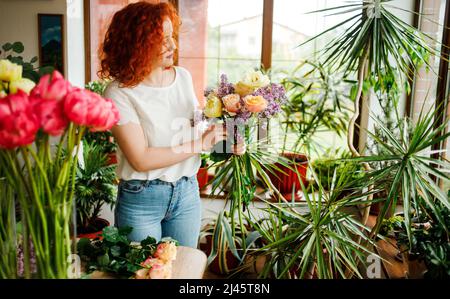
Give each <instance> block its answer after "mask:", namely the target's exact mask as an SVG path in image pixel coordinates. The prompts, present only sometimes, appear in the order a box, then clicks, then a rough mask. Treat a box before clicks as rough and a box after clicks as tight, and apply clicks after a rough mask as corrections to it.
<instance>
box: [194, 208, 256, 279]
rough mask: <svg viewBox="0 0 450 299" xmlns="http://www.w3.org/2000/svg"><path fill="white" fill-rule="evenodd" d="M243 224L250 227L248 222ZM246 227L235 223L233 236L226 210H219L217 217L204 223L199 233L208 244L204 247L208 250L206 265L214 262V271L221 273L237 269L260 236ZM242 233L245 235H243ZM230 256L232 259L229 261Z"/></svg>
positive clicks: (229, 272)
mask: <svg viewBox="0 0 450 299" xmlns="http://www.w3.org/2000/svg"><path fill="white" fill-rule="evenodd" d="M244 225H245V226H246V227H247V229H248V228H250V224H249V222H247V223H246V224H244ZM247 229H245V228H243V227H241V226H240V225H237V227H236V228H235V235H234V236H233V232H232V230H231V219H230V216H229V214H228V213H227V212H226V211H220V212H219V213H218V215H217V218H216V219H214V220H213V221H211V222H209V223H208V224H206V226H205V227H204V228H203V229H202V232H201V234H200V238H206V240H207V245H208V246H210V247H209V248H206V251H207V252H209V256H208V265H211V264H212V263H213V262H214V263H216V266H217V270H216V271H218V272H219V273H221V274H231V273H232V272H234V271H239V266H240V265H242V263H243V262H244V260H245V257H246V256H247V254H248V252H249V249H251V248H253V246H254V245H255V242H256V241H257V239H258V238H259V237H260V235H259V233H258V232H256V231H251V232H249V231H248V230H247ZM243 234H247V236H245V237H244V235H243ZM243 242H245V243H246V244H243ZM244 248H245V249H244ZM230 258H231V259H233V260H234V261H230Z"/></svg>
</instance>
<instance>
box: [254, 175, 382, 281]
mask: <svg viewBox="0 0 450 299" xmlns="http://www.w3.org/2000/svg"><path fill="white" fill-rule="evenodd" d="M311 172H312V173H313V174H314V171H313V170H311ZM315 179H316V181H317V182H318V185H317V189H315V188H314V186H312V187H311V188H312V189H313V190H312V192H311V193H308V192H307V190H306V187H305V186H304V185H302V191H303V193H304V196H305V201H306V204H307V206H308V210H307V211H301V210H300V209H298V204H296V203H289V204H285V203H270V202H267V204H268V205H269V207H268V208H266V209H265V211H266V213H267V215H268V216H267V217H266V219H265V221H264V222H263V223H261V224H257V225H254V228H255V230H257V231H258V232H259V233H260V234H261V236H262V238H263V239H264V240H266V245H265V246H263V247H262V248H260V249H259V250H258V251H260V253H261V254H263V255H265V256H267V262H266V264H265V266H264V269H263V271H262V272H261V274H260V278H282V279H293V278H294V279H302V278H319V279H331V278H362V277H363V274H362V273H361V272H360V270H359V267H358V266H359V264H364V263H365V261H366V256H367V255H369V254H373V255H375V256H378V255H377V254H375V253H374V252H373V249H372V246H375V243H374V241H373V240H371V239H370V238H368V236H367V234H366V232H368V230H367V229H366V228H364V226H363V225H362V224H361V223H359V222H358V221H357V220H356V219H355V218H354V217H353V216H352V215H351V214H349V213H348V212H347V211H345V208H349V207H352V206H353V207H355V205H356V204H357V202H359V200H360V199H361V198H362V197H363V196H366V195H365V194H360V193H359V194H358V192H355V193H352V194H351V195H346V196H341V195H342V189H340V188H336V189H335V188H331V190H329V191H327V190H325V189H324V188H323V186H322V184H321V183H320V181H319V180H318V179H317V177H316V178H315ZM332 180H333V181H335V182H336V181H337V178H336V175H334V176H333V179H332ZM333 186H334V185H333ZM347 187H348V186H347ZM354 189H355V191H358V190H359V185H356V186H354ZM355 194H356V195H355ZM254 224H255V223H254ZM355 238H356V239H358V238H360V241H355ZM361 241H362V242H361Z"/></svg>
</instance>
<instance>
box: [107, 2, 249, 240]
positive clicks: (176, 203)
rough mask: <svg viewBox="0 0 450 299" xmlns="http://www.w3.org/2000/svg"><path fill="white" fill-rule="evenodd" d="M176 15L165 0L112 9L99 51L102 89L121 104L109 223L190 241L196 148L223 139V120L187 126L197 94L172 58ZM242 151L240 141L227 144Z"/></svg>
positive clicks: (197, 209)
mask: <svg viewBox="0 0 450 299" xmlns="http://www.w3.org/2000/svg"><path fill="white" fill-rule="evenodd" d="M179 24H180V20H179V17H178V16H177V13H176V11H175V9H174V8H173V6H172V5H170V4H168V3H160V4H150V3H146V2H138V3H134V4H130V5H128V6H126V7H125V8H123V9H122V10H120V11H119V12H117V13H116V14H115V15H114V17H113V19H112V21H111V24H110V26H109V28H108V31H107V33H106V36H105V40H104V43H103V47H102V49H101V50H102V51H101V70H100V72H99V75H100V77H101V78H108V79H112V82H111V83H110V84H109V85H108V87H107V89H106V91H105V96H106V97H108V98H111V99H112V100H113V101H114V102H115V103H116V105H117V107H118V109H119V112H120V115H121V117H120V121H119V122H118V124H117V125H116V126H115V127H113V129H112V133H113V135H114V138H115V140H116V141H117V144H118V151H117V157H118V167H117V173H118V176H119V178H120V183H119V190H118V201H117V205H116V209H115V222H116V223H115V224H116V226H118V227H125V226H131V227H132V228H133V230H132V232H131V233H130V234H129V236H128V237H129V239H130V240H131V241H141V240H143V239H145V238H146V237H147V236H152V237H154V238H156V239H158V240H159V239H161V238H162V237H171V238H173V239H175V240H177V241H179V242H180V245H183V246H189V247H194V248H196V247H197V241H198V237H199V233H200V223H201V202H200V196H199V189H198V182H197V179H196V174H197V171H198V168H199V166H200V162H201V161H200V155H199V154H200V153H201V152H202V151H209V150H211V148H212V147H213V145H214V144H216V143H217V142H220V141H222V140H225V139H226V135H227V134H226V130H224V129H223V127H222V126H211V127H210V128H208V129H207V130H206V131H205V132H203V133H201V132H200V131H199V130H198V129H197V128H195V127H192V126H191V119H193V115H194V110H195V109H196V106H197V98H196V96H195V93H194V88H193V84H192V78H191V75H190V74H189V72H188V71H187V70H186V69H184V68H182V67H177V66H174V65H173V63H174V54H175V50H176V44H175V35H176V33H177V31H178V27H179ZM233 151H234V153H235V154H242V153H243V152H244V151H245V149H244V145H242V144H241V145H237V146H236V147H235V148H234V150H233Z"/></svg>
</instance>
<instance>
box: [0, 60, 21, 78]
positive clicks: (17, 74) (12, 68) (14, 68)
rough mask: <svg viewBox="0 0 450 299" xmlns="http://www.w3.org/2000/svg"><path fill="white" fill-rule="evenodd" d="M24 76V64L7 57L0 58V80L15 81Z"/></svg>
mask: <svg viewBox="0 0 450 299" xmlns="http://www.w3.org/2000/svg"><path fill="white" fill-rule="evenodd" d="M20 78H22V66H21V65H18V64H15V63H12V62H11V61H9V60H7V59H1V60H0V81H7V82H11V81H15V80H19V79H20Z"/></svg>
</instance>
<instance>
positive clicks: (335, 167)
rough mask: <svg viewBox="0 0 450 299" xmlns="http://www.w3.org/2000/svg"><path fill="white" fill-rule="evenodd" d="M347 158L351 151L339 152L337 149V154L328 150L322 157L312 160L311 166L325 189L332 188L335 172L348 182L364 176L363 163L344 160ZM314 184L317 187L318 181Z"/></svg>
mask: <svg viewBox="0 0 450 299" xmlns="http://www.w3.org/2000/svg"><path fill="white" fill-rule="evenodd" d="M345 158H350V153H346V152H342V153H339V150H337V151H336V153H335V154H332V153H331V152H330V151H328V152H327V153H325V155H324V156H323V157H322V158H320V159H316V160H314V161H313V162H312V165H311V166H312V168H313V169H314V171H315V172H316V176H317V178H318V180H319V181H320V182H321V184H322V186H323V187H324V188H325V190H330V188H331V184H332V179H333V176H334V173H335V172H336V176H337V177H338V178H341V179H345V180H346V181H347V182H352V181H357V180H359V179H361V178H362V177H364V168H363V167H362V166H361V164H360V163H356V162H353V161H348V160H342V159H345ZM314 186H316V188H317V183H316V182H314Z"/></svg>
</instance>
